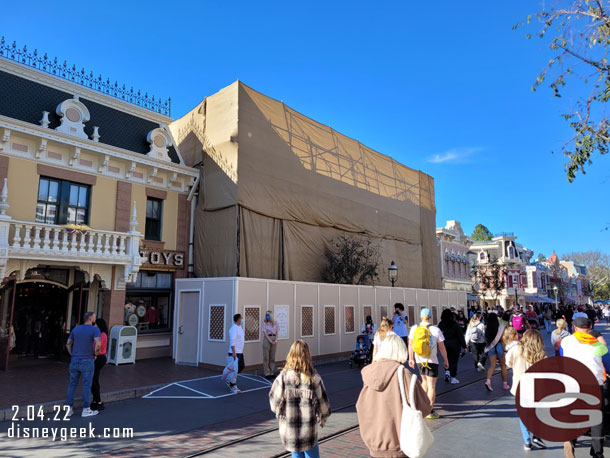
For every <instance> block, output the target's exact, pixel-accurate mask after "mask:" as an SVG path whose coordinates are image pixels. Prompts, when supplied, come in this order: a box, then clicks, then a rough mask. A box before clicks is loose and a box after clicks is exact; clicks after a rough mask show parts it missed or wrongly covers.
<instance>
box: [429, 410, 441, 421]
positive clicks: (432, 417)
mask: <svg viewBox="0 0 610 458" xmlns="http://www.w3.org/2000/svg"><path fill="white" fill-rule="evenodd" d="M426 418H427V419H428V420H438V419H439V418H441V417H440V415H439V414H437V413H436V410H433V411H432V412H430V414H429V415H427V416H426Z"/></svg>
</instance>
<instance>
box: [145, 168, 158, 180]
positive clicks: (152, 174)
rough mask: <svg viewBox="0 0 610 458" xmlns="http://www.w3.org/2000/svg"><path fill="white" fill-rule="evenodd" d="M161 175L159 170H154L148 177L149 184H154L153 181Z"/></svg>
mask: <svg viewBox="0 0 610 458" xmlns="http://www.w3.org/2000/svg"><path fill="white" fill-rule="evenodd" d="M158 174H159V169H158V168H157V167H154V168H153V171H152V173H151V174H150V175H148V182H149V183H150V182H152V181H153V179H154V178H155V177H156V176H157V175H158Z"/></svg>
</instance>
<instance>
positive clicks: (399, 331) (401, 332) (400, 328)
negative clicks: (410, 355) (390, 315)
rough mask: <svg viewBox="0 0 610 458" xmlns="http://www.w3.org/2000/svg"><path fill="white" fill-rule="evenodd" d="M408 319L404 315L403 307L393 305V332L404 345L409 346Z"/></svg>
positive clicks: (399, 304)
mask: <svg viewBox="0 0 610 458" xmlns="http://www.w3.org/2000/svg"><path fill="white" fill-rule="evenodd" d="M408 326H409V319H408V318H407V316H406V315H405V306H404V305H402V304H401V303H400V302H397V303H396V304H394V332H395V333H396V335H397V336H398V337H400V338H401V339H402V340H403V341H404V342H405V345H409V328H408Z"/></svg>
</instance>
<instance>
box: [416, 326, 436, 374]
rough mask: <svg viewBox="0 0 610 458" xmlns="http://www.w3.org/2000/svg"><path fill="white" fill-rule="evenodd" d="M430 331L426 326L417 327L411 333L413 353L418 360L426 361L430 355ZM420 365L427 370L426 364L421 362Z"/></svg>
mask: <svg viewBox="0 0 610 458" xmlns="http://www.w3.org/2000/svg"><path fill="white" fill-rule="evenodd" d="M430 340H431V339H430V329H428V326H426V325H421V324H420V325H419V326H417V328H416V329H415V331H414V332H413V344H412V345H413V351H414V352H415V353H416V354H417V356H419V357H420V358H425V359H428V358H430V355H431V354H432V348H433V347H432V345H430ZM422 365H423V366H424V367H427V368H428V369H429V366H428V363H427V362H423V363H422Z"/></svg>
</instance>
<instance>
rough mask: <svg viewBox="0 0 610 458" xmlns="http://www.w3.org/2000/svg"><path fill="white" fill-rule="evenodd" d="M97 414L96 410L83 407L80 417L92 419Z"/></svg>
mask: <svg viewBox="0 0 610 458" xmlns="http://www.w3.org/2000/svg"><path fill="white" fill-rule="evenodd" d="M98 413H99V412H98V411H97V410H91V408H89V407H85V408H84V409H83V413H82V414H81V417H93V416H94V415H97V414H98Z"/></svg>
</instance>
